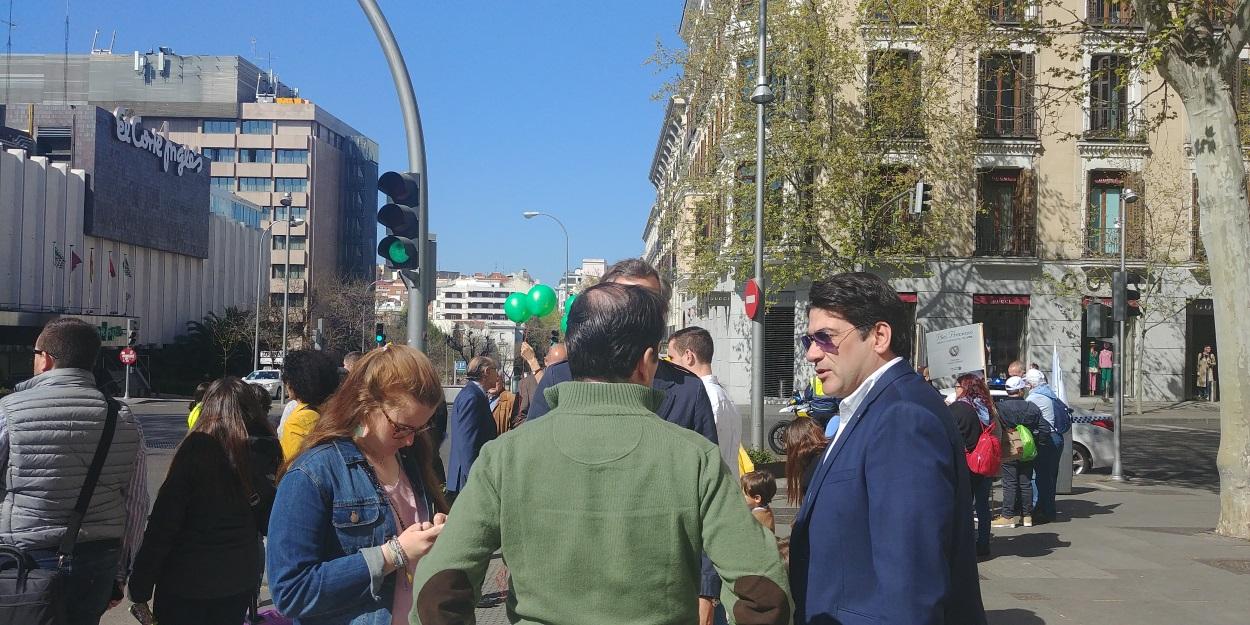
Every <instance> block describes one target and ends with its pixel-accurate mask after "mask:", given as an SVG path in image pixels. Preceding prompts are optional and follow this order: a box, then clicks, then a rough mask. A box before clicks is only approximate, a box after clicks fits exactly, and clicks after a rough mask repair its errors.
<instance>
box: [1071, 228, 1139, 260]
mask: <svg viewBox="0 0 1250 625" xmlns="http://www.w3.org/2000/svg"><path fill="white" fill-rule="evenodd" d="M1127 238H1128V241H1127V242H1126V243H1127V247H1126V249H1125V250H1124V252H1125V256H1127V257H1128V258H1143V257H1144V256H1145V255H1146V254H1145V252H1146V246H1145V237H1144V236H1143V232H1142V231H1141V230H1140V229H1134V228H1132V227H1130V228H1129V232H1128V237H1127ZM1085 256H1086V257H1087V258H1113V257H1119V256H1120V229H1119V228H1087V229H1086V231H1085Z"/></svg>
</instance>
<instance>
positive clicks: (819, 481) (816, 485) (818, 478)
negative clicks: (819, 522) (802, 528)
mask: <svg viewBox="0 0 1250 625" xmlns="http://www.w3.org/2000/svg"><path fill="white" fill-rule="evenodd" d="M909 371H911V365H909V364H907V361H906V360H903V361H900V362H899V363H897V364H895V365H894V366H893V367H890V368H889V369H887V370H886V371H885V373H882V374H881V377H880V378H878V379H877V382H876V383H875V384H873V385H872V389H870V390H869V391H868V396H867V397H865V398H864V401H862V402H860V403H859V408H857V409H856V410H855V414H853V415H851V420H850V421H847V423H846V427H845V428H842V435H841V436H839V437H838V440H837V441H836V442H834V444H833V450H831V451H829V452H828V457H827V458H826V457H825V455H823V454H822V455H821V462H820V466H818V467H817V468H816V474H815V475H813V476H812V484H811V488H809V489H808V492H807V493H806V494H804V495H803V503H802V505H801V506H800V507H799V513H798V515H797V517H796V518H795V523H796V524H797V523H799V522H800V521H806V519H807V516H808V515H809V514H811V502H813V501H815V499H816V495H817V494H818V493H819V492H820V487H821V486H823V485H824V483H825V477H826V476H827V475H828V474H829V467H831V466H832V465H833V461H834V460H835V459H837V457H838V453H839V452H841V451H842V448H843V447H844V446H845V445H846V441H848V440H850V438H851V434H853V433H854V431H855V426H856V425H859V422H860V420H862V419H863V417H864V413H865V412H866V411H867V410H868V407H869V406H871V405H872V403H873V402H874V401H876V400H877V398H878V397H880V396H881V392H882V391H883V390H885V388H886V387H887V386H889V385H891V384H893V383H894V381H895V380H897V379H899V378H900V377H902V376H903V375H904V374H906V373H908V372H909Z"/></svg>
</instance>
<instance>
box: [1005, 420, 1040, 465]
mask: <svg viewBox="0 0 1250 625" xmlns="http://www.w3.org/2000/svg"><path fill="white" fill-rule="evenodd" d="M1003 434H1004V438H1005V439H1006V440H1004V441H1003V462H1016V461H1019V462H1031V461H1032V460H1033V459H1034V458H1036V457H1037V443H1036V441H1034V440H1033V432H1031V431H1029V428H1027V427H1025V426H1023V425H1017V426H1016V427H1014V428H1003Z"/></svg>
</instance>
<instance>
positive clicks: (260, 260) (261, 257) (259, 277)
mask: <svg viewBox="0 0 1250 625" xmlns="http://www.w3.org/2000/svg"><path fill="white" fill-rule="evenodd" d="M277 223H278V222H276V221H271V222H269V225H268V226H265V229H264V230H263V231H261V233H260V240H259V241H257V242H256V308H255V310H254V311H253V313H252V315H253V316H254V317H256V328H255V329H254V330H253V331H252V371H256V370H257V369H260V286H261V285H262V284H264V282H265V269H266V268H267V267H268V266H269V263H267V262H265V235H268V234H271V233H272V232H273V227H274V225H275V224H277Z"/></svg>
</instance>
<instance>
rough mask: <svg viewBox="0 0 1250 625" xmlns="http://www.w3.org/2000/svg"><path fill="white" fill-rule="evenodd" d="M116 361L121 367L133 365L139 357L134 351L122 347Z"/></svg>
mask: <svg viewBox="0 0 1250 625" xmlns="http://www.w3.org/2000/svg"><path fill="white" fill-rule="evenodd" d="M117 359H118V360H120V361H122V364H123V365H133V364H135V363H136V362H138V360H139V355H138V354H136V353H135V350H134V349H132V348H130V347H123V348H122V351H121V353H120V354H118V355H117Z"/></svg>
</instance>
